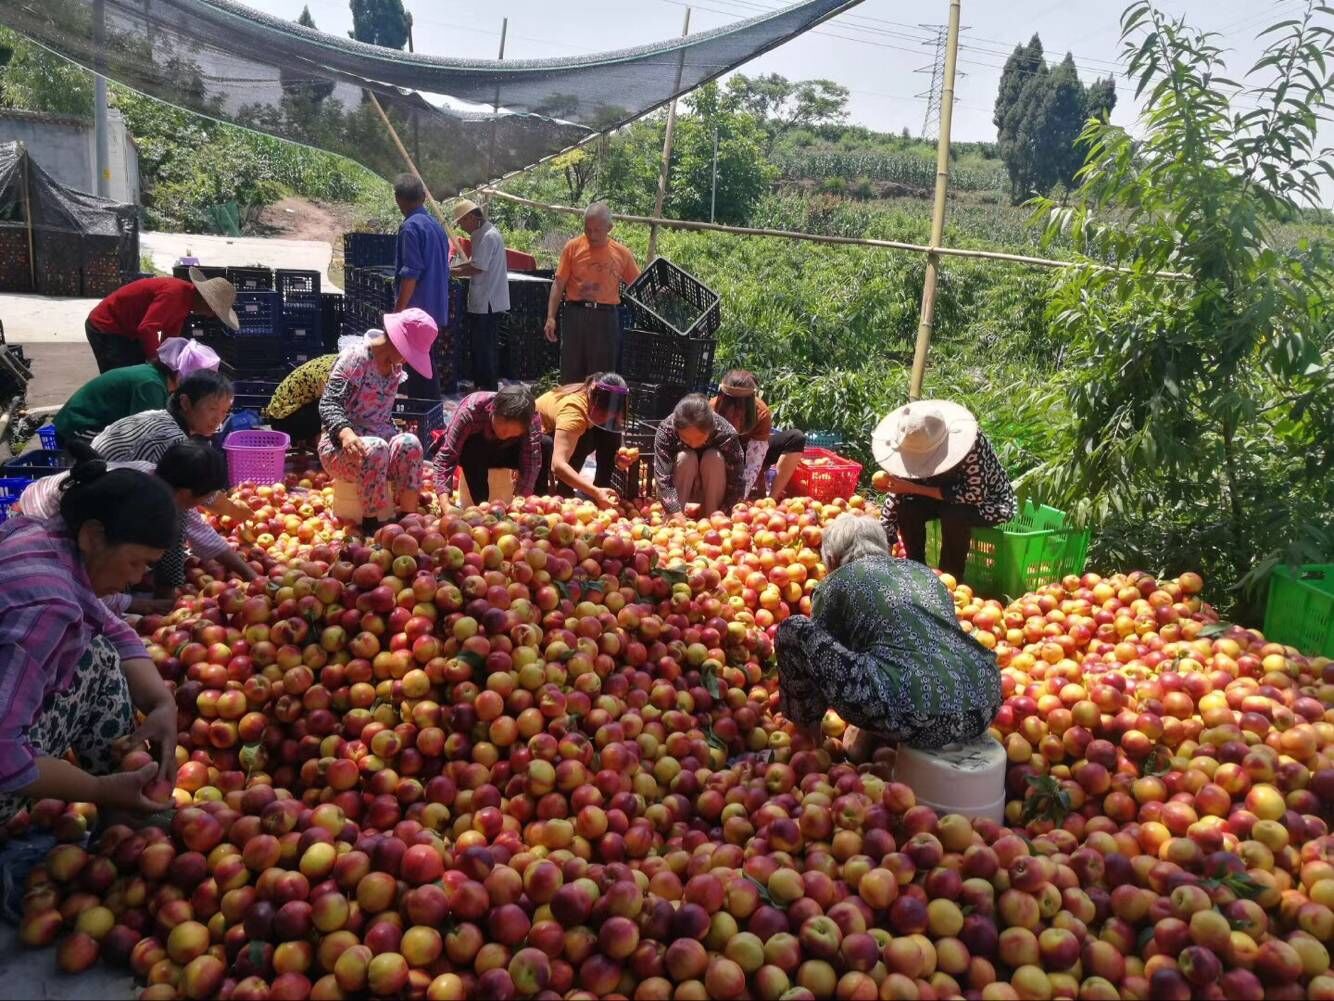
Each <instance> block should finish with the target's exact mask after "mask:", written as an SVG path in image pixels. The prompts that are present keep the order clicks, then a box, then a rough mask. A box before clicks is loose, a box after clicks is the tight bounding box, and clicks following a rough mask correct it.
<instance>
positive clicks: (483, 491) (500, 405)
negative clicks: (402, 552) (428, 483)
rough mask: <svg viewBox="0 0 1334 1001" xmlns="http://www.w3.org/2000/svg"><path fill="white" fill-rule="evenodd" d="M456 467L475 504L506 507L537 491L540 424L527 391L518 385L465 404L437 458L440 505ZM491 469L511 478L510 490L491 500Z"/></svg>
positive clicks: (477, 396) (453, 419) (465, 400)
mask: <svg viewBox="0 0 1334 1001" xmlns="http://www.w3.org/2000/svg"><path fill="white" fill-rule="evenodd" d="M460 467H462V469H463V479H464V481H465V482H466V483H467V486H468V496H470V497H471V498H472V502H473V503H474V504H485V503H487V502H488V501H490V500H497V501H508V500H509V499H510V498H511V497H513V496H514V495H515V494H516V493H517V494H518V496H520V497H528V496H531V495H532V494H533V493H534V492H535V491H536V489H537V481H538V477H539V475H540V474H541V472H542V418H541V417H539V416H538V413H537V406H536V404H535V403H534V401H533V394H532V393H530V392H529V391H528V388H527V387H526V386H522V385H519V384H517V383H516V384H514V385H511V386H506V387H505V388H504V389H501V390H499V391H497V392H494V393H492V392H481V393H472V394H470V395H468V396H465V397H464V398H463V400H462V401H461V402H460V403H459V405H458V407H457V408H456V409H455V411H454V413H453V416H451V417H450V420H449V427H448V428H446V429H445V434H444V437H443V438H442V439H441V443H440V452H439V454H437V455H436V457H435V492H436V495H437V496H438V497H439V498H440V499H441V501H442V502H443V501H445V500H446V499H447V498H448V497H449V496H450V494H451V493H452V491H453V489H454V478H455V472H456V471H457V470H458V469H459V468H460ZM493 469H506V470H513V471H514V474H515V477H511V478H510V484H511V485H510V487H509V489H508V490H507V491H505V492H504V494H503V495H500V496H496V497H492V496H491V479H490V472H491V470H493ZM516 477H517V482H515V478H516Z"/></svg>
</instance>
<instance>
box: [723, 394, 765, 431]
mask: <svg viewBox="0 0 1334 1001" xmlns="http://www.w3.org/2000/svg"><path fill="white" fill-rule="evenodd" d="M722 401H723V397H722V396H721V395H719V396H715V397H714V398H713V409H714V411H715V412H718V413H721V411H720V410H718V406H719V404H721V403H722ZM773 433H774V417H773V414H772V413H771V412H770V410H769V405H768V404H767V403H765V402H764V401H763V400H760V399H757V400H756V401H755V426H754V427H752V428H751V429H750V430H749V431H746V432H742V431H740V430H739V429H738V431H737V434H738V435H739V437H740V438H741V440H742V441H744V442H752V441H768V440H769V439H770V438H771V437H773Z"/></svg>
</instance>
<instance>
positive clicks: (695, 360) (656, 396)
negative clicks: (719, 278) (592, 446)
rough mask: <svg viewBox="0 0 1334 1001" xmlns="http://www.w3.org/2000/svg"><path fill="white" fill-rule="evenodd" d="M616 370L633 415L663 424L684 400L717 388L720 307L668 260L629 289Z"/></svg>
mask: <svg viewBox="0 0 1334 1001" xmlns="http://www.w3.org/2000/svg"><path fill="white" fill-rule="evenodd" d="M622 301H623V303H624V308H623V310H622V321H623V324H624V327H625V329H624V332H623V335H622V338H621V353H620V360H619V362H618V367H619V369H620V374H621V375H622V376H624V377H625V380H626V382H627V383H629V385H630V398H629V401H628V409H629V416H630V417H631V418H632V419H634V420H641V421H652V422H654V423H656V422H658V421H661V420H662V419H663V418H664V417H666V416H667V415H668V414H670V413H671V412H672V408H673V407H675V406H676V403H677V401H678V400H680V399H681V397H683V396H685V395H687V394H689V393H705V392H707V391H708V390H709V389H710V388H711V387H712V386H713V385H714V355H715V352H716V350H717V343H718V342H717V336H718V328H719V327H720V326H721V325H722V303H721V300H720V299H719V297H718V294H717V293H716V292H714V291H713V290H712V289H710V288H708V287H707V286H706V285H704V284H703V283H701V282H699V281H698V280H696V279H695V278H694V277H693V276H691V275H689V274H687V273H686V272H685V271H682V270H681V269H680V268H678V267H677V266H676V265H675V264H673V263H672V262H671V261H669V260H667V259H666V258H665V257H659V258H656V259H655V260H654V261H653V263H652V264H650V265H649V266H648V267H647V268H645V269H644V272H643V274H641V275H640V276H639V277H638V278H637V279H635V281H634V282H633V283H632V284H631V285H630V286H629V288H627V289H625V291H624V293H623V296H622Z"/></svg>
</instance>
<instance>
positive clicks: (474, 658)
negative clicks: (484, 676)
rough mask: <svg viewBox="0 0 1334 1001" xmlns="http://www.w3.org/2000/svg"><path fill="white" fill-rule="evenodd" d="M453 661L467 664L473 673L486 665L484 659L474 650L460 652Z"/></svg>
mask: <svg viewBox="0 0 1334 1001" xmlns="http://www.w3.org/2000/svg"><path fill="white" fill-rule="evenodd" d="M454 659H455V660H461V661H463V663H465V664H467V665H468V666H469V667H471V668H472V669H473V670H474V671H476V670H478V669H479V668H481V667H482V666H483V665H484V664H485V663H486V658H485V657H483V656H482V655H481V654H480V653H478V652H477V651H476V650H460V651H459V652H458V654H457V655H456V656H455V658H454Z"/></svg>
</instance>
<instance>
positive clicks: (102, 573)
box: [0, 461, 179, 821]
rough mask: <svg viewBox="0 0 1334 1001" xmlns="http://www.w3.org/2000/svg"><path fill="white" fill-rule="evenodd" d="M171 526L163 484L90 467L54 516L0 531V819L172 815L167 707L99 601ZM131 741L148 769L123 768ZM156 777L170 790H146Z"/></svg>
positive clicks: (138, 651) (19, 521)
mask: <svg viewBox="0 0 1334 1001" xmlns="http://www.w3.org/2000/svg"><path fill="white" fill-rule="evenodd" d="M178 518H179V515H178V512H177V508H176V504H175V502H174V501H173V499H172V497H171V492H170V490H169V489H168V488H167V485H166V484H165V483H163V482H162V481H161V480H159V479H158V478H156V477H154V476H150V475H148V474H146V473H142V472H139V471H137V470H133V469H116V470H110V471H108V470H107V468H106V464H105V463H103V462H100V461H94V462H83V463H80V464H78V465H76V466H75V467H74V470H73V472H72V473H71V474H70V478H69V485H68V487H67V489H66V490H65V491H64V493H63V494H62V496H61V498H60V506H59V514H58V515H57V516H56V517H53V518H49V519H47V520H38V519H34V518H25V517H18V518H11V519H9V520H8V521H6V522H5V523H4V524H3V525H0V580H3V581H4V582H5V584H4V587H0V681H2V682H3V683H0V821H4V820H8V819H9V818H10V817H12V816H13V815H14V814H16V813H17V812H18V811H19V810H20V809H22V808H23V807H24V806H25V805H26V804H27V803H29V802H31V801H33V800H38V799H60V800H65V801H68V802H77V803H96V804H97V805H98V806H99V807H104V808H109V809H111V810H116V811H125V812H130V813H139V814H149V813H152V812H154V811H155V810H160V809H162V808H164V807H166V806H170V795H169V790H170V783H171V781H172V780H173V779H174V778H175V775H176V723H177V720H176V703H175V700H174V699H173V697H172V694H171V692H170V690H169V689H168V688H167V686H166V684H165V683H164V682H163V680H162V678H161V676H160V675H159V674H158V670H157V667H156V665H154V663H153V661H152V660H151V659H150V658H149V656H148V654H147V652H146V651H145V649H144V645H143V643H142V642H141V641H140V639H139V637H138V636H136V635H135V633H134V630H133V629H131V628H130V627H129V626H128V625H126V624H125V623H124V622H122V621H121V620H120V619H118V618H117V617H116V616H115V615H113V614H112V613H111V612H110V611H109V610H108V609H107V607H106V605H104V604H103V603H102V601H101V598H102V597H103V596H105V595H110V594H115V593H117V592H119V591H122V590H124V589H125V588H126V587H128V586H129V585H130V584H132V583H134V582H135V581H137V580H139V579H140V578H142V577H143V576H144V573H145V572H146V571H147V570H148V568H149V567H150V566H152V565H153V564H154V563H155V562H157V561H158V560H159V559H161V558H162V555H163V553H164V552H165V551H166V549H167V547H168V546H170V545H171V544H172V541H173V540H174V539H175V537H176V533H177V523H178ZM136 710H138V711H139V712H141V713H143V714H144V721H143V722H142V723H141V724H139V725H138V727H137V728H136V725H135V711H136ZM127 737H132V739H133V741H134V742H136V743H138V744H139V746H141V747H142V746H144V745H145V744H147V745H149V746H150V747H151V749H152V751H153V752H154V754H155V756H156V759H157V760H156V761H153V762H150V763H148V764H145V765H144V766H143V767H142V768H136V769H135V770H133V771H118V770H117V767H118V761H119V755H118V754H117V748H118V746H119V745H120V744H121V742H122V741H123V740H124V739H125V738H127ZM71 752H72V753H73V756H74V759H75V761H74V762H71V761H69V760H67V756H68V755H69V754H71ZM155 779H161V780H165V783H166V785H165V789H166V790H167V793H168V794H165V795H164V794H161V793H155V797H156V798H150V797H149V796H148V795H147V794H146V787H147V788H148V789H152V788H153V787H152V786H150V785H149V783H151V782H153V781H154V780H155Z"/></svg>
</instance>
